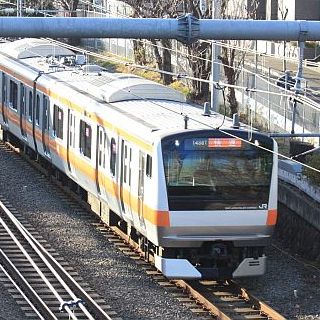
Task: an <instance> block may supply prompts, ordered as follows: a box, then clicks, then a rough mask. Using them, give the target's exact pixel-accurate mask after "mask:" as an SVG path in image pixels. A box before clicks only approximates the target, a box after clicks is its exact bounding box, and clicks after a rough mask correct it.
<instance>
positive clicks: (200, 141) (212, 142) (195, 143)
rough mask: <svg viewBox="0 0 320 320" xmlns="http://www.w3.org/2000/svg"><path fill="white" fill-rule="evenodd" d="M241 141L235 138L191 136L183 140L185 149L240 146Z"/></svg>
mask: <svg viewBox="0 0 320 320" xmlns="http://www.w3.org/2000/svg"><path fill="white" fill-rule="evenodd" d="M241 147H242V141H241V140H239V139H236V138H193V139H186V140H185V141H184V148H185V150H208V149H223V148H241Z"/></svg>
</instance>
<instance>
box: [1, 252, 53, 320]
mask: <svg viewBox="0 0 320 320" xmlns="http://www.w3.org/2000/svg"><path fill="white" fill-rule="evenodd" d="M0 254H1V255H2V256H3V257H4V258H5V260H6V262H7V263H8V264H9V265H10V267H11V268H12V269H13V270H14V272H15V273H16V274H17V275H18V276H19V278H20V279H21V280H22V281H23V283H24V284H25V285H26V286H27V288H28V289H29V291H30V292H32V294H33V295H34V296H35V297H36V299H37V300H38V301H39V303H40V304H41V305H42V307H43V308H45V310H46V311H47V312H48V314H50V316H52V318H53V319H56V320H58V319H57V318H56V316H55V315H54V314H53V313H52V312H51V310H50V309H49V308H48V306H47V305H46V304H45V303H44V301H43V299H41V298H40V297H39V295H38V294H37V293H36V292H35V291H34V289H33V288H32V287H31V286H30V284H29V283H28V282H27V280H26V279H25V278H24V277H23V275H22V274H21V272H20V271H19V270H18V269H17V268H16V267H15V265H14V264H13V263H12V262H11V261H10V259H9V258H8V256H7V255H6V254H5V253H4V251H3V250H2V249H0ZM0 268H1V270H2V271H3V272H4V274H5V275H6V277H7V278H8V279H9V280H10V281H11V283H12V284H13V285H14V286H15V288H16V289H17V290H18V291H19V293H20V294H21V296H22V297H23V298H24V299H25V300H26V301H27V303H28V304H29V306H30V307H31V308H32V310H33V311H34V312H35V313H36V315H37V316H38V317H39V319H40V320H47V319H45V318H44V317H43V316H42V315H41V314H40V313H39V311H38V310H37V308H36V307H35V306H34V304H33V303H32V302H31V301H30V299H29V298H28V297H27V296H26V295H25V294H24V292H23V291H22V290H21V288H20V287H19V286H18V284H17V283H16V282H15V281H14V279H13V278H12V277H11V276H10V274H9V273H8V272H7V270H6V269H5V268H4V266H3V265H0Z"/></svg>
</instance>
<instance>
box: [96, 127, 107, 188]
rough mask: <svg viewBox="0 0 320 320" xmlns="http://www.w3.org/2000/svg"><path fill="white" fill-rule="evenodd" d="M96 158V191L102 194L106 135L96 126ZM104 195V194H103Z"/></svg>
mask: <svg viewBox="0 0 320 320" xmlns="http://www.w3.org/2000/svg"><path fill="white" fill-rule="evenodd" d="M97 133H98V134H97V156H96V159H97V160H96V183H97V191H98V193H99V194H101V193H102V188H104V190H105V191H106V186H105V183H104V182H105V181H104V180H105V179H104V178H103V174H104V173H103V172H105V169H106V144H107V134H106V132H105V130H104V128H102V127H100V126H97ZM103 194H105V192H103Z"/></svg>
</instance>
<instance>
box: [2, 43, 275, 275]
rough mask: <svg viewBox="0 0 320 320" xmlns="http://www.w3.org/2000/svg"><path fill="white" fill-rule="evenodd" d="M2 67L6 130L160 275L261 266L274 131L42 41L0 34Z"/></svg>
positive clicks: (269, 224) (271, 197)
mask: <svg viewBox="0 0 320 320" xmlns="http://www.w3.org/2000/svg"><path fill="white" fill-rule="evenodd" d="M0 69H1V77H0V88H1V90H0V95H1V97H0V99H1V108H0V122H1V127H2V131H3V139H10V140H15V141H16V142H17V143H19V145H20V146H21V148H22V150H24V151H25V152H26V153H27V154H29V155H32V156H35V157H37V159H39V161H40V160H41V162H42V163H44V164H46V165H47V166H48V167H50V168H51V169H52V170H53V171H54V172H55V173H57V174H59V175H60V176H61V177H64V178H65V179H67V180H68V182H69V183H71V184H73V186H76V187H77V188H78V190H80V191H82V192H81V193H82V196H83V197H84V198H86V200H87V201H88V202H89V203H90V205H91V207H92V209H93V211H95V212H96V213H97V214H99V215H100V216H101V218H102V220H103V221H105V222H106V223H108V224H109V225H111V226H112V225H119V226H120V227H121V228H122V230H123V231H124V232H126V233H127V235H128V237H131V238H133V239H135V240H136V241H137V243H138V244H139V246H140V247H141V249H142V250H144V252H145V254H146V256H150V257H153V259H154V263H155V266H156V267H157V268H158V269H159V270H160V271H161V272H162V273H163V274H164V275H165V276H167V277H168V278H179V279H218V280H219V279H230V278H237V277H247V276H258V275H262V274H263V273H264V272H265V269H266V256H265V253H264V249H265V247H266V246H267V245H268V243H269V242H270V237H271V235H272V232H273V229H274V226H275V223H276V219H277V178H278V177H277V161H278V160H277V156H276V154H277V152H276V151H277V144H276V142H275V141H274V140H273V139H271V138H270V137H268V136H267V135H264V134H262V133H259V132H257V131H256V130H251V129H250V128H248V127H246V126H245V125H242V124H240V125H237V124H236V123H234V122H233V121H232V120H231V119H229V118H225V119H224V117H222V116H221V115H220V114H218V113H214V112H211V114H210V112H205V113H204V111H203V108H202V107H200V106H198V105H194V104H190V103H187V102H186V99H185V97H184V96H183V95H182V94H181V93H179V92H178V91H176V90H173V89H172V88H170V87H166V86H163V85H160V84H158V83H155V82H152V81H149V80H146V79H143V78H141V77H138V76H136V75H132V74H119V73H110V72H107V71H106V70H105V69H104V68H102V67H100V66H97V65H93V64H88V61H87V58H86V57H85V55H83V54H76V53H75V52H73V51H71V50H69V49H66V48H65V47H63V46H61V45H58V44H54V43H53V42H50V41H49V40H42V39H20V40H17V41H13V42H10V43H3V44H1V46H0Z"/></svg>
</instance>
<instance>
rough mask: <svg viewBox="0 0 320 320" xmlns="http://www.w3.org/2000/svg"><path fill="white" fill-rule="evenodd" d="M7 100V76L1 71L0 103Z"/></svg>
mask: <svg viewBox="0 0 320 320" xmlns="http://www.w3.org/2000/svg"><path fill="white" fill-rule="evenodd" d="M6 101H7V77H6V75H5V73H2V103H3V104H4V103H5V102H6Z"/></svg>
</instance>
